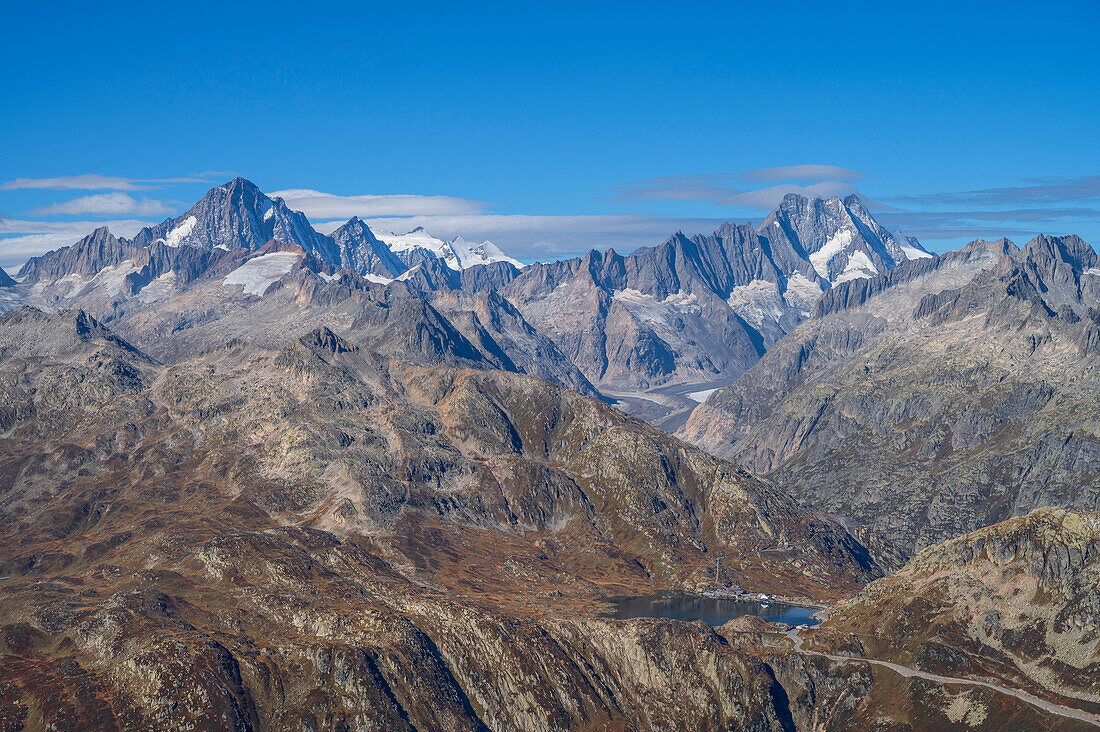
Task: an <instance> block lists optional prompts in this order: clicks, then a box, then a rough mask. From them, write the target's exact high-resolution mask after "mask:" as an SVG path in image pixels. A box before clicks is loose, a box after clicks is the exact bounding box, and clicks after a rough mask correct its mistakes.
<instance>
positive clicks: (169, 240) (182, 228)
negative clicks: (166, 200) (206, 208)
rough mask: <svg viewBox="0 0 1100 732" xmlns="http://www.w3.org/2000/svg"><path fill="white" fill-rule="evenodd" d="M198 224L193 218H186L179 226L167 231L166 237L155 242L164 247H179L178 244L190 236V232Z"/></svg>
mask: <svg viewBox="0 0 1100 732" xmlns="http://www.w3.org/2000/svg"><path fill="white" fill-rule="evenodd" d="M198 222H199V220H198V219H196V218H195V217H194V216H188V217H187V218H186V219H184V220H183V222H182V223H181V224H179V225H178V226H176V228H174V229H172V230H171V231H169V232H168V235H167V236H165V237H164V238H163V239H157V241H159V242H161V243H162V244H164V245H166V246H170V247H178V246H179V245H180V242H182V241H183V240H184V239H186V238H187V237H189V236H191V232H192V231H193V230H194V228H195V224H197V223H198Z"/></svg>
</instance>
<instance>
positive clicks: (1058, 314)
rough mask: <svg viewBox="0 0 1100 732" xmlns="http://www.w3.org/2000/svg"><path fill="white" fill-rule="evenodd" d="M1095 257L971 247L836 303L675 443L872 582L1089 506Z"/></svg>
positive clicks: (856, 288)
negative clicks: (728, 461)
mask: <svg viewBox="0 0 1100 732" xmlns="http://www.w3.org/2000/svg"><path fill="white" fill-rule="evenodd" d="M1096 262H1097V257H1096V254H1095V253H1094V252H1093V251H1092V249H1091V247H1089V246H1088V245H1087V244H1085V243H1084V242H1081V240H1080V239H1078V238H1077V237H1064V238H1055V237H1038V238H1036V239H1035V240H1034V241H1032V242H1030V243H1029V244H1028V245H1027V246H1026V247H1025V248H1024V249H1023V250H1017V249H1016V247H1015V246H1014V245H1012V244H1011V243H1009V242H1007V241H1005V240H1001V241H999V242H994V243H989V242H982V241H978V242H975V243H973V244H971V245H970V246H968V247H966V248H965V249H963V250H960V251H958V252H952V253H950V254H948V255H945V256H943V257H940V258H938V259H936V260H935V261H929V262H924V261H921V262H912V263H909V264H906V265H904V266H902V267H899V268H897V269H896V270H894V271H892V272H891V273H889V274H888V275H886V276H884V277H880V278H877V279H875V280H871V281H858V282H856V281H853V282H848V283H844V284H843V285H841V286H838V287H837V288H835V289H834V290H833V291H832V292H831V293H830V294H829V295H827V296H826V297H824V298H823V299H822V300H821V301H820V302H819V304H818V317H815V318H814V319H812V320H810V321H808V322H806V323H803V324H802V325H800V326H799V327H798V328H796V329H795V330H794V331H792V332H791V333H790V334H788V336H787V337H786V338H785V339H784V340H783V341H782V342H781V343H780V344H779V345H778V346H777V347H775V348H774V349H772V350H771V351H769V353H767V354H766V355H765V356H764V357H763V358H762V359H761V360H760V361H759V362H758V363H757V364H756V365H754V366H753V367H752V368H751V369H750V370H749V371H748V372H746V373H745V374H744V375H743V376H742V377H741V378H740V379H739V380H738V381H737V382H736V383H735V384H733V385H732V386H730V387H728V388H726V389H722V390H719V391H718V392H716V393H715V394H713V395H712V396H711V397H710V399H709V400H708V401H707V403H706V404H704V405H701V406H700V407H699V408H698V409H697V410H696V411H695V412H694V413H693V415H692V416H691V419H690V420H689V421H688V423H687V425H686V426H685V427H684V429H683V430H682V431H681V435H682V436H684V437H685V438H687V439H688V440H690V441H693V442H696V443H698V444H701V445H704V446H706V447H707V448H708V449H709V450H711V451H712V452H715V453H716V454H720V455H725V456H728V457H733V458H735V459H737V460H738V461H740V462H742V463H743V464H745V465H747V466H748V467H750V469H752V470H755V471H757V472H760V473H762V474H765V475H768V476H770V477H771V478H772V479H774V480H776V481H777V483H778V484H779V485H781V486H783V487H784V488H785V489H786V490H789V491H791V492H792V493H793V494H795V495H796V496H797V497H799V499H800V500H802V501H804V502H806V503H808V504H809V505H814V506H817V507H819V508H821V509H822V510H825V511H827V512H829V513H831V514H833V515H836V516H838V517H840V518H841V520H842V521H844V522H845V524H846V525H847V526H849V527H850V528H851V530H852V531H854V532H855V533H856V535H857V536H859V537H860V538H861V541H863V542H864V543H866V544H867V545H868V546H869V547H870V548H871V550H872V552H873V553H874V554H875V556H876V557H877V558H878V559H879V561H881V562H883V563H884V564H885V565H886V566H890V567H895V568H896V567H899V566H900V565H901V564H903V563H904V561H905V560H906V559H907V558H908V557H909V556H911V555H912V554H913V553H914V552H916V551H917V550H919V549H921V548H923V547H925V546H928V545H930V544H933V543H936V542H938V541H942V540H944V539H947V538H950V537H952V536H957V535H959V534H961V533H965V532H967V531H971V530H974V529H977V528H980V527H982V526H986V525H989V524H991V523H994V522H997V521H1000V520H1003V519H1006V518H1009V517H1011V516H1013V515H1019V514H1022V513H1026V512H1028V511H1030V510H1032V509H1033V508H1037V507H1040V506H1045V505H1054V506H1061V507H1064V508H1067V509H1073V510H1089V511H1094V510H1097V509H1098V508H1100V493H1098V490H1100V489H1098V487H1097V485H1098V484H1097V476H1098V475H1100V433H1097V431H1096V424H1097V423H1098V422H1097V419H1098V417H1100V414H1098V413H1097V406H1098V405H1097V401H1096V399H1095V394H1097V393H1100V383H1097V378H1098V376H1100V374H1098V372H1097V369H1096V367H1095V365H1096V362H1097V361H1096V359H1097V354H1098V353H1100V351H1098V343H1100V339H1098V326H1100V276H1098V275H1100V270H1098V269H1096Z"/></svg>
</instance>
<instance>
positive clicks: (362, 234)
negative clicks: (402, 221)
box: [332, 216, 408, 278]
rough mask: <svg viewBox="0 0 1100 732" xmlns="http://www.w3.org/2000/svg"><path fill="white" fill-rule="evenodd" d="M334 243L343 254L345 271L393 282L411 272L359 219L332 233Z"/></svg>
mask: <svg viewBox="0 0 1100 732" xmlns="http://www.w3.org/2000/svg"><path fill="white" fill-rule="evenodd" d="M332 239H333V241H335V242H336V247H337V249H338V250H339V252H340V262H339V264H340V266H341V267H343V268H344V269H350V270H351V271H352V272H357V273H359V274H362V275H366V274H373V275H377V276H380V277H389V278H393V277H398V276H400V275H402V274H404V273H405V271H406V270H407V269H408V267H406V266H405V263H404V262H402V261H401V260H400V259H399V258H398V257H397V256H396V255H395V254H394V253H393V252H391V251H390V249H389V247H387V246H386V245H385V244H383V243H382V242H381V241H379V240H378V237H376V236H375V235H374V233H373V232H372V231H371V230H370V229H369V228H368V227H367V225H366V224H364V223H363V222H362V221H360V220H359V217H357V216H354V217H352V218H351V219H350V220H349V221H348V222H347V223H346V224H344V225H343V226H341V227H340V228H339V229H337V230H336V231H334V232H332Z"/></svg>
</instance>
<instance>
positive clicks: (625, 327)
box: [9, 178, 928, 392]
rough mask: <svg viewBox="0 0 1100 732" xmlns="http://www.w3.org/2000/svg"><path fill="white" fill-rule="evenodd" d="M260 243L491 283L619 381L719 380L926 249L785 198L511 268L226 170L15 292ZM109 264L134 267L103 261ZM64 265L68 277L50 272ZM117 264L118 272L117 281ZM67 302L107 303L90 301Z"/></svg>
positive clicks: (137, 294)
mask: <svg viewBox="0 0 1100 732" xmlns="http://www.w3.org/2000/svg"><path fill="white" fill-rule="evenodd" d="M272 241H275V242H279V246H280V247H283V248H285V247H291V248H295V247H296V248H297V249H300V250H301V251H302V252H303V253H305V254H306V255H308V256H309V257H312V258H313V259H314V260H316V261H318V262H320V263H321V265H322V267H321V268H323V269H324V271H325V273H327V274H331V273H332V272H334V271H336V270H339V269H346V270H349V271H351V272H353V273H355V274H357V275H360V276H362V277H365V278H367V279H370V280H371V281H374V282H380V283H388V282H390V281H392V280H394V279H402V280H404V281H406V282H408V284H409V285H411V286H412V287H415V288H417V289H422V290H425V291H427V292H438V291H441V290H463V291H467V292H486V291H488V290H496V291H498V292H499V293H500V294H501V295H503V296H504V297H505V298H506V299H507V300H508V301H509V302H510V303H511V304H512V305H513V306H514V307H515V308H516V309H517V310H518V311H519V312H520V313H521V314H522V316H523V317H524V319H526V320H527V321H528V322H529V323H530V324H531V325H532V326H534V327H535V328H537V329H538V330H540V331H541V332H543V333H544V334H545V335H546V336H547V337H549V338H551V339H552V340H553V341H554V343H555V345H556V347H557V348H558V349H559V350H560V351H561V352H562V353H564V354H565V355H566V357H567V358H569V359H570V360H571V361H572V362H573V363H574V364H575V365H576V366H577V368H579V369H580V371H581V372H582V373H583V374H584V376H585V377H586V378H587V379H588V380H589V381H590V382H592V383H595V384H597V385H599V386H601V387H606V388H608V389H610V390H612V391H615V390H618V391H626V392H630V391H633V390H638V389H649V388H653V387H658V386H662V385H668V384H679V383H703V382H711V381H715V380H719V381H720V380H725V381H727V382H728V381H729V380H730V379H732V378H733V377H735V376H736V375H737V374H739V373H740V372H742V371H743V370H744V369H745V368H747V367H748V366H749V365H751V364H752V363H753V362H755V360H756V359H757V358H759V356H760V354H761V353H763V352H764V350H766V349H767V348H768V347H770V346H771V345H772V344H774V343H775V342H777V341H778V339H779V338H781V337H782V335H783V333H785V332H786V331H787V330H789V329H790V328H791V327H793V326H794V325H796V324H797V323H798V322H800V321H801V320H802V319H804V318H805V317H807V316H808V315H809V314H810V312H811V310H812V308H813V306H814V302H815V301H816V299H817V298H818V297H819V296H820V294H821V292H822V291H823V290H824V291H828V290H829V288H830V287H831V286H832V285H833V284H834V282H835V283H838V284H839V283H842V282H846V281H850V280H851V279H853V278H861V277H869V276H871V275H872V274H874V273H875V272H878V271H887V270H889V269H890V268H893V267H894V266H896V265H897V264H898V263H900V262H903V261H906V259H907V258H913V257H926V256H928V255H927V253H925V252H923V250H921V249H920V248H919V245H918V244H916V242H915V241H914V240H910V239H906V238H904V237H902V236H901V235H898V234H891V233H890V232H887V231H886V230H885V229H883V228H882V227H881V226H879V225H878V224H877V223H876V222H875V221H874V219H873V218H871V216H870V215H869V214H868V213H867V212H866V210H865V209H864V208H863V207H862V205H861V204H860V202H859V200H858V199H856V198H855V197H849V198H846V199H844V200H840V199H829V200H827V201H810V200H807V199H802V198H799V197H797V196H788V197H787V198H786V199H784V201H783V204H782V205H781V206H780V207H779V208H778V209H777V210H776V211H775V212H773V214H772V215H771V216H769V218H768V219H767V220H766V221H765V224H764V225H763V226H762V227H760V229H759V230H753V229H752V227H750V226H747V225H742V226H734V225H728V224H727V225H724V226H722V227H721V228H719V229H718V231H716V232H715V233H714V234H712V235H709V236H695V237H692V238H691V239H688V238H687V237H685V236H684V235H682V234H676V235H674V236H673V237H671V238H670V239H669V240H668V241H666V242H665V243H664V244H662V245H661V246H659V247H652V248H646V249H642V250H639V251H638V252H635V253H634V254H631V255H629V256H625V257H624V256H622V255H619V254H617V253H615V252H606V253H605V252H599V251H596V250H593V251H592V252H590V253H589V254H588V255H587V256H585V257H583V258H579V259H574V260H567V261H563V262H553V263H549V264H539V265H535V266H532V267H526V268H523V269H522V270H521V269H520V265H519V263H518V262H516V261H515V260H513V259H511V258H509V257H507V256H506V255H504V254H503V253H502V252H500V251H499V250H498V249H496V248H495V247H493V246H492V245H491V244H490V243H489V242H484V243H482V244H479V245H471V244H468V243H466V242H465V241H464V240H462V239H461V237H459V238H457V239H455V240H454V241H451V242H443V241H440V240H437V239H434V238H432V237H430V236H428V235H427V234H426V233H425V232H423V231H422V230H417V231H413V232H409V233H408V234H406V235H401V236H394V235H391V234H384V233H383V234H379V235H376V234H375V232H371V231H370V229H369V228H368V227H367V226H365V225H364V224H363V223H362V222H361V221H359V220H358V219H355V218H353V219H352V220H350V221H349V222H347V223H346V224H344V225H343V226H341V227H340V228H338V229H337V230H336V231H334V232H333V234H332V236H324V235H322V234H319V233H317V232H316V231H315V230H314V229H313V228H312V227H311V226H310V225H309V222H308V221H307V220H306V219H305V217H304V216H303V215H302V214H300V213H297V212H294V211H291V210H290V209H288V208H287V207H286V205H285V203H284V202H283V201H282V200H281V199H270V198H268V197H267V196H265V195H264V194H263V193H261V192H260V191H259V189H258V188H256V187H255V186H254V185H253V184H251V183H250V182H248V181H245V180H243V179H240V178H238V179H234V180H233V181H230V182H229V183H227V184H225V185H223V186H219V187H217V188H214V189H211V190H210V191H209V192H208V193H207V194H206V196H205V197H204V198H203V199H202V200H201V201H199V202H198V203H197V204H195V206H194V207H192V208H191V210H189V211H188V212H186V213H184V214H183V215H181V216H178V217H175V218H172V219H168V220H166V221H165V222H163V223H161V224H159V225H158V226H156V227H152V228H148V229H144V230H143V231H142V232H140V233H139V234H138V235H137V236H136V237H134V239H133V240H132V241H129V242H127V241H123V240H118V239H114V237H111V236H110V234H109V233H108V232H106V231H97V232H95V233H94V234H92V235H90V236H89V237H87V238H85V239H84V240H81V241H80V242H78V243H77V244H76V245H74V246H73V247H68V248H65V249H62V250H58V251H56V252H51V253H49V254H47V255H44V256H42V257H36V258H34V259H32V260H30V261H29V262H28V263H27V264H26V265H25V266H24V267H23V269H22V271H21V273H20V274H21V278H22V280H23V282H24V284H25V286H24V288H23V289H24V290H25V291H26V292H27V293H28V294H27V297H26V298H25V301H26V302H28V304H32V305H37V306H45V307H53V306H55V305H56V303H57V302H59V301H61V300H66V299H69V300H71V293H72V292H73V291H74V288H73V287H72V285H73V284H74V282H75V281H77V279H78V278H79V283H78V284H81V285H84V284H85V283H86V282H87V281H88V280H91V279H96V278H100V279H111V281H112V286H111V288H109V289H108V291H107V293H106V295H107V297H108V298H117V297H123V298H124V297H134V298H139V299H140V298H142V297H143V296H142V290H143V289H144V288H146V287H149V286H150V285H152V284H153V283H154V281H156V280H157V278H161V277H163V278H165V280H162V281H157V284H156V286H155V287H153V288H152V290H151V291H150V293H147V294H146V295H145V296H144V298H145V299H149V298H150V297H160V296H161V293H162V292H168V293H169V294H171V293H176V292H179V291H180V290H181V289H184V288H186V287H187V286H189V285H190V283H191V282H193V281H194V280H195V279H196V278H197V277H198V276H199V275H200V274H201V273H202V272H204V271H205V270H204V269H203V267H209V266H213V265H214V264H216V263H217V262H220V261H223V260H224V257H223V256H222V255H221V253H222V252H223V251H228V252H229V253H230V254H232V255H233V256H234V257H235V258H236V259H237V260H243V259H246V258H247V257H246V256H242V253H241V252H240V251H238V250H244V252H246V253H248V252H258V251H260V250H261V249H262V248H264V247H269V248H270V246H271V245H270V242H272ZM148 260H155V262H154V265H152V266H147V261H148ZM127 263H129V264H127ZM118 267H131V268H133V269H135V270H141V269H143V268H144V269H145V271H143V272H141V273H136V274H134V273H129V272H127V273H121V274H120V273H119V272H118V271H117V270H116V269H111V270H110V271H108V272H106V274H101V273H103V272H104V271H105V270H107V269H108V268H118ZM176 268H178V269H179V270H180V271H177V269H176ZM223 274H224V273H223ZM66 277H69V278H72V280H73V281H65V282H61V280H64V278H66ZM115 277H127V280H126V282H125V283H124V285H122V286H116V285H114V284H113V282H114V280H113V278H115ZM173 277H174V278H176V279H171V278H173ZM169 280H170V281H169ZM67 304H68V305H79V306H80V307H90V308H91V309H93V310H95V311H96V312H97V313H99V314H100V315H103V316H106V311H104V310H98V309H96V308H95V307H94V306H93V305H92V304H90V303H76V302H68V303H67ZM9 306H10V305H9Z"/></svg>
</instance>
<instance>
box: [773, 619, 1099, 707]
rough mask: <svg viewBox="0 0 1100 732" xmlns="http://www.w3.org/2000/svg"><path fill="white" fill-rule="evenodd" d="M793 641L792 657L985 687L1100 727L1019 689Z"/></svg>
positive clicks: (793, 634) (795, 632)
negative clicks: (857, 664)
mask: <svg viewBox="0 0 1100 732" xmlns="http://www.w3.org/2000/svg"><path fill="white" fill-rule="evenodd" d="M785 635H786V636H787V637H789V638H790V639H791V640H792V641H794V650H795V653H801V654H804V655H807V656H821V657H822V658H827V659H829V660H830V661H862V662H863V663H870V664H874V665H875V666H882V667H884V668H888V669H890V670H891V671H894V672H896V673H899V674H901V675H902V676H905V677H906V678H909V677H913V676H916V677H917V678H921V679H927V680H929V681H935V682H936V683H937V684H969V685H970V686H984V687H985V688H987V689H992V690H993V691H998V692H1000V693H1002V694H1008V695H1009V696H1014V697H1016V698H1017V699H1019V700H1020V701H1023V702H1027V703H1028V704H1030V705H1031V706H1033V707H1037V708H1039V709H1042V710H1043V711H1044V712H1050V713H1051V714H1057V715H1059V716H1061V717H1069V718H1070V719H1076V720H1079V721H1081V722H1088V723H1089V724H1092V725H1095V726H1097V727H1100V715H1096V714H1089V713H1088V712H1084V711H1081V710H1080V709H1074V708H1072V707H1063V706H1061V705H1059V704H1054V703H1052V702H1048V701H1045V700H1043V699H1040V698H1039V697H1037V696H1034V695H1032V694H1028V693H1027V692H1026V691H1020V690H1019V689H1009V688H1008V687H1006V686H998V685H997V684H990V683H989V682H987V681H976V680H974V679H960V678H956V677H954V676H940V675H939V674H930V673H928V672H926V671H919V670H917V669H915V668H910V667H909V666H902V665H900V664H897V663H891V662H889V661H879V660H876V659H874V658H863V657H862V656H837V655H834V654H832V653H822V652H820V651H807V650H804V649H803V648H802V639H801V638H799V637H798V629H797V628H792V629H791V630H789V631H787V632H786V634H785Z"/></svg>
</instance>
